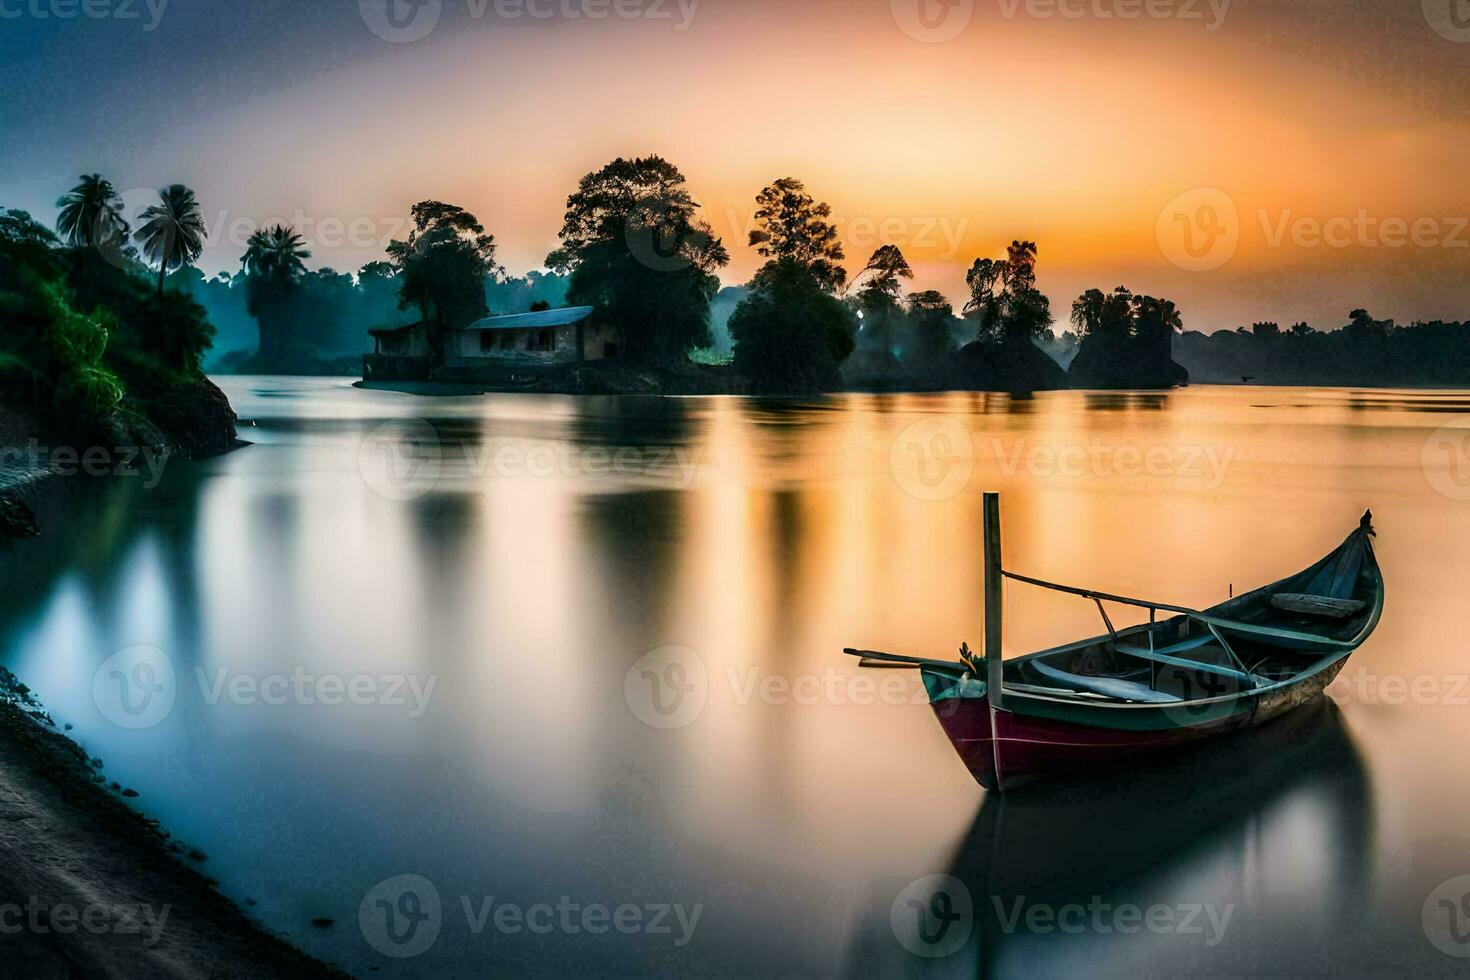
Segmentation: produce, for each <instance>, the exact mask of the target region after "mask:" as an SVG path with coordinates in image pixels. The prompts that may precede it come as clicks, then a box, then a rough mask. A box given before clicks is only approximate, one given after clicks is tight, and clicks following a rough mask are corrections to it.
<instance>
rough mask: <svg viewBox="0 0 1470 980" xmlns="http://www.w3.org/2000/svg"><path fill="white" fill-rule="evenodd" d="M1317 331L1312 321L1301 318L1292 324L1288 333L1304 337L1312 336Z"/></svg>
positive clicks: (1296, 336)
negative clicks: (1313, 327) (1308, 321)
mask: <svg viewBox="0 0 1470 980" xmlns="http://www.w3.org/2000/svg"><path fill="white" fill-rule="evenodd" d="M1316 332H1317V331H1315V330H1313V329H1312V325H1311V324H1310V323H1307V322H1306V321H1305V320H1299V321H1297V322H1296V323H1293V324H1292V325H1291V329H1290V330H1288V331H1287V335H1288V336H1290V337H1294V338H1297V339H1302V338H1304V337H1310V336H1311V335H1312V334H1314V333H1316Z"/></svg>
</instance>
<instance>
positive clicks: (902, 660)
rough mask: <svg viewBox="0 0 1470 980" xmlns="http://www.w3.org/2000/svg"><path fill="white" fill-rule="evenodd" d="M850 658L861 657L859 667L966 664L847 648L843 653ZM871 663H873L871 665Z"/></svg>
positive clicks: (960, 665) (949, 665)
mask: <svg viewBox="0 0 1470 980" xmlns="http://www.w3.org/2000/svg"><path fill="white" fill-rule="evenodd" d="M842 652H843V653H845V654H847V655H848V656H849V657H860V658H862V660H861V662H859V663H858V666H859V667H897V668H901V667H964V666H965V664H963V663H959V662H957V661H954V660H935V659H932V658H929V657H905V656H904V655H903V654H899V653H885V652H883V651H882V650H856V649H853V648H852V647H845V648H844V649H843V651H842ZM869 661H871V663H869Z"/></svg>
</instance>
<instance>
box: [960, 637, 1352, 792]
mask: <svg viewBox="0 0 1470 980" xmlns="http://www.w3.org/2000/svg"><path fill="white" fill-rule="evenodd" d="M1345 662H1346V658H1344V659H1343V660H1342V661H1339V662H1337V663H1335V664H1332V665H1330V666H1328V667H1326V668H1324V669H1323V670H1321V671H1318V672H1317V673H1315V674H1313V675H1312V676H1310V677H1305V678H1302V679H1301V680H1300V681H1298V682H1297V683H1295V684H1292V685H1289V686H1287V687H1284V688H1282V689H1280V690H1277V691H1267V692H1260V693H1252V694H1245V695H1241V696H1239V697H1237V698H1232V699H1228V700H1227V701H1226V702H1225V703H1221V704H1217V705H1215V706H1213V708H1212V710H1209V711H1201V710H1198V709H1195V708H1193V707H1188V706H1185V707H1181V706H1177V705H1158V706H1154V705H1148V706H1138V707H1136V708H1129V709H1127V710H1126V714H1124V715H1118V713H1117V712H1116V711H1115V712H1114V714H1115V715H1117V717H1118V722H1119V723H1120V725H1126V727H1107V726H1104V725H1098V724H1082V723H1078V722H1076V721H1068V720H1064V719H1062V718H1057V717H1049V716H1048V715H1047V713H1046V709H1047V705H1046V704H1045V702H1044V701H1041V700H1034V699H1029V698H1025V697H1018V696H1016V695H1013V694H1011V693H1010V692H1009V691H1007V693H1006V700H1005V703H1006V707H1005V709H1001V710H997V709H995V708H994V707H993V706H992V705H991V703H990V699H989V697H988V696H987V695H985V694H979V695H972V696H965V697H951V698H945V699H941V700H935V701H933V702H932V707H933V708H934V713H935V715H936V717H937V718H938V719H939V723H940V725H941V726H942V727H943V728H944V732H945V734H946V735H948V736H949V739H950V742H951V743H952V744H953V745H954V747H955V751H956V752H957V753H958V754H959V757H960V760H961V761H962V762H963V763H964V764H965V766H966V768H968V769H969V770H970V773H971V774H972V775H973V776H974V777H975V779H976V781H977V782H979V783H980V785H981V786H983V787H985V788H986V789H990V790H1001V791H1003V790H1008V789H1013V788H1015V787H1017V786H1021V785H1024V784H1026V783H1029V782H1033V781H1036V780H1038V779H1047V778H1051V777H1055V776H1064V775H1067V774H1069V773H1078V772H1093V771H1097V770H1100V769H1115V768H1121V767H1126V766H1133V765H1138V764H1146V763H1147V762H1149V761H1151V760H1156V759H1159V758H1168V757H1171V756H1173V755H1175V754H1177V753H1179V752H1182V751H1187V750H1188V749H1189V748H1190V747H1191V746H1193V745H1194V744H1196V743H1198V742H1200V741H1202V740H1205V739H1210V738H1214V737H1217V736H1223V735H1228V734H1229V733H1230V732H1232V731H1235V730H1238V729H1241V728H1248V727H1252V726H1255V725H1260V724H1263V723H1265V722H1267V721H1269V720H1271V719H1272V718H1276V717H1278V716H1280V715H1282V714H1285V713H1286V712H1288V711H1291V710H1292V709H1294V708H1297V707H1300V706H1302V705H1304V704H1308V703H1311V702H1313V701H1316V700H1317V699H1319V698H1320V697H1321V696H1322V692H1323V690H1324V689H1325V688H1326V687H1327V685H1328V684H1330V683H1332V681H1333V679H1334V678H1336V676H1337V674H1338V672H1339V671H1340V670H1341V669H1342V667H1343V664H1344V663H1345Z"/></svg>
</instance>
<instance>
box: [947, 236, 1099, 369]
mask: <svg viewBox="0 0 1470 980" xmlns="http://www.w3.org/2000/svg"><path fill="white" fill-rule="evenodd" d="M1036 255H1037V249H1036V243H1035V242H1023V241H1019V240H1018V241H1013V242H1011V244H1010V247H1009V248H1007V249H1006V257H1005V258H1004V259H1002V260H1000V261H996V260H994V259H984V258H982V259H976V260H975V262H974V264H973V265H971V266H970V270H969V272H967V273H965V283H966V285H968V286H969V288H970V296H969V300H968V301H967V302H966V303H965V307H964V313H965V315H966V316H967V317H969V318H970V319H972V320H974V321H975V322H976V324H977V327H978V329H977V331H976V332H977V334H978V336H979V339H980V340H982V341H984V342H987V343H994V342H997V341H1000V342H1004V343H1008V344H1010V343H1017V342H1020V341H1031V340H1037V339H1041V338H1042V337H1043V336H1045V334H1046V333H1047V332H1048V331H1049V330H1050V329H1051V324H1052V316H1051V303H1050V301H1049V300H1047V298H1046V297H1045V296H1044V295H1042V294H1041V292H1039V291H1038V290H1037V289H1036ZM1094 292H1095V291H1094ZM1088 297H1089V294H1087V293H1084V294H1083V299H1087V298H1088ZM1079 302H1081V301H1080V300H1079ZM1072 315H1073V317H1074V322H1076V320H1075V317H1077V316H1078V315H1079V309H1078V306H1077V304H1075V303H1074V304H1073V307H1072Z"/></svg>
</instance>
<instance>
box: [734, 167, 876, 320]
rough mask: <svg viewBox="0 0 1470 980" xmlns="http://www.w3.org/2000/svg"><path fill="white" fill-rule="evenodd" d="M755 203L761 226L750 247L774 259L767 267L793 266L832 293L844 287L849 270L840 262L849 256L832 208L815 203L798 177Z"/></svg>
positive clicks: (777, 183) (785, 179)
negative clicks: (838, 235)
mask: <svg viewBox="0 0 1470 980" xmlns="http://www.w3.org/2000/svg"><path fill="white" fill-rule="evenodd" d="M755 203H756V212H755V220H756V223H757V224H758V225H759V227H758V228H756V229H755V230H754V231H752V232H751V233H750V244H751V246H752V247H754V248H755V249H756V250H757V251H758V252H759V253H760V254H761V255H762V256H765V257H766V258H768V259H770V260H771V262H768V263H767V268H772V266H773V263H775V262H778V261H785V262H789V263H793V264H795V265H797V266H800V267H802V268H804V269H805V270H806V272H807V274H808V275H809V276H810V277H811V278H812V279H813V280H814V281H815V282H816V283H817V284H818V285H820V286H821V287H822V288H823V289H825V290H827V291H828V292H836V291H837V290H839V289H841V288H842V284H843V283H844V282H846V281H847V270H845V269H843V268H842V266H840V265H838V263H839V262H841V261H842V260H843V258H844V257H845V256H844V255H843V252H842V243H841V242H839V241H838V240H837V229H836V228H834V227H832V224H831V223H830V222H829V221H828V220H827V219H828V218H830V217H831V216H832V208H831V207H830V206H829V205H827V204H826V203H825V202H823V203H818V202H817V201H815V200H814V199H813V198H812V196H811V195H810V194H808V193H807V192H806V185H805V184H803V183H802V182H801V181H799V180H797V179H796V178H795V177H782V178H780V179H779V180H777V181H775V182H774V183H772V184H771V185H769V186H768V187H765V188H763V189H762V190H761V192H760V193H759V194H758V195H756V199H755ZM880 251H881V250H880ZM757 275H758V276H759V273H757Z"/></svg>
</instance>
